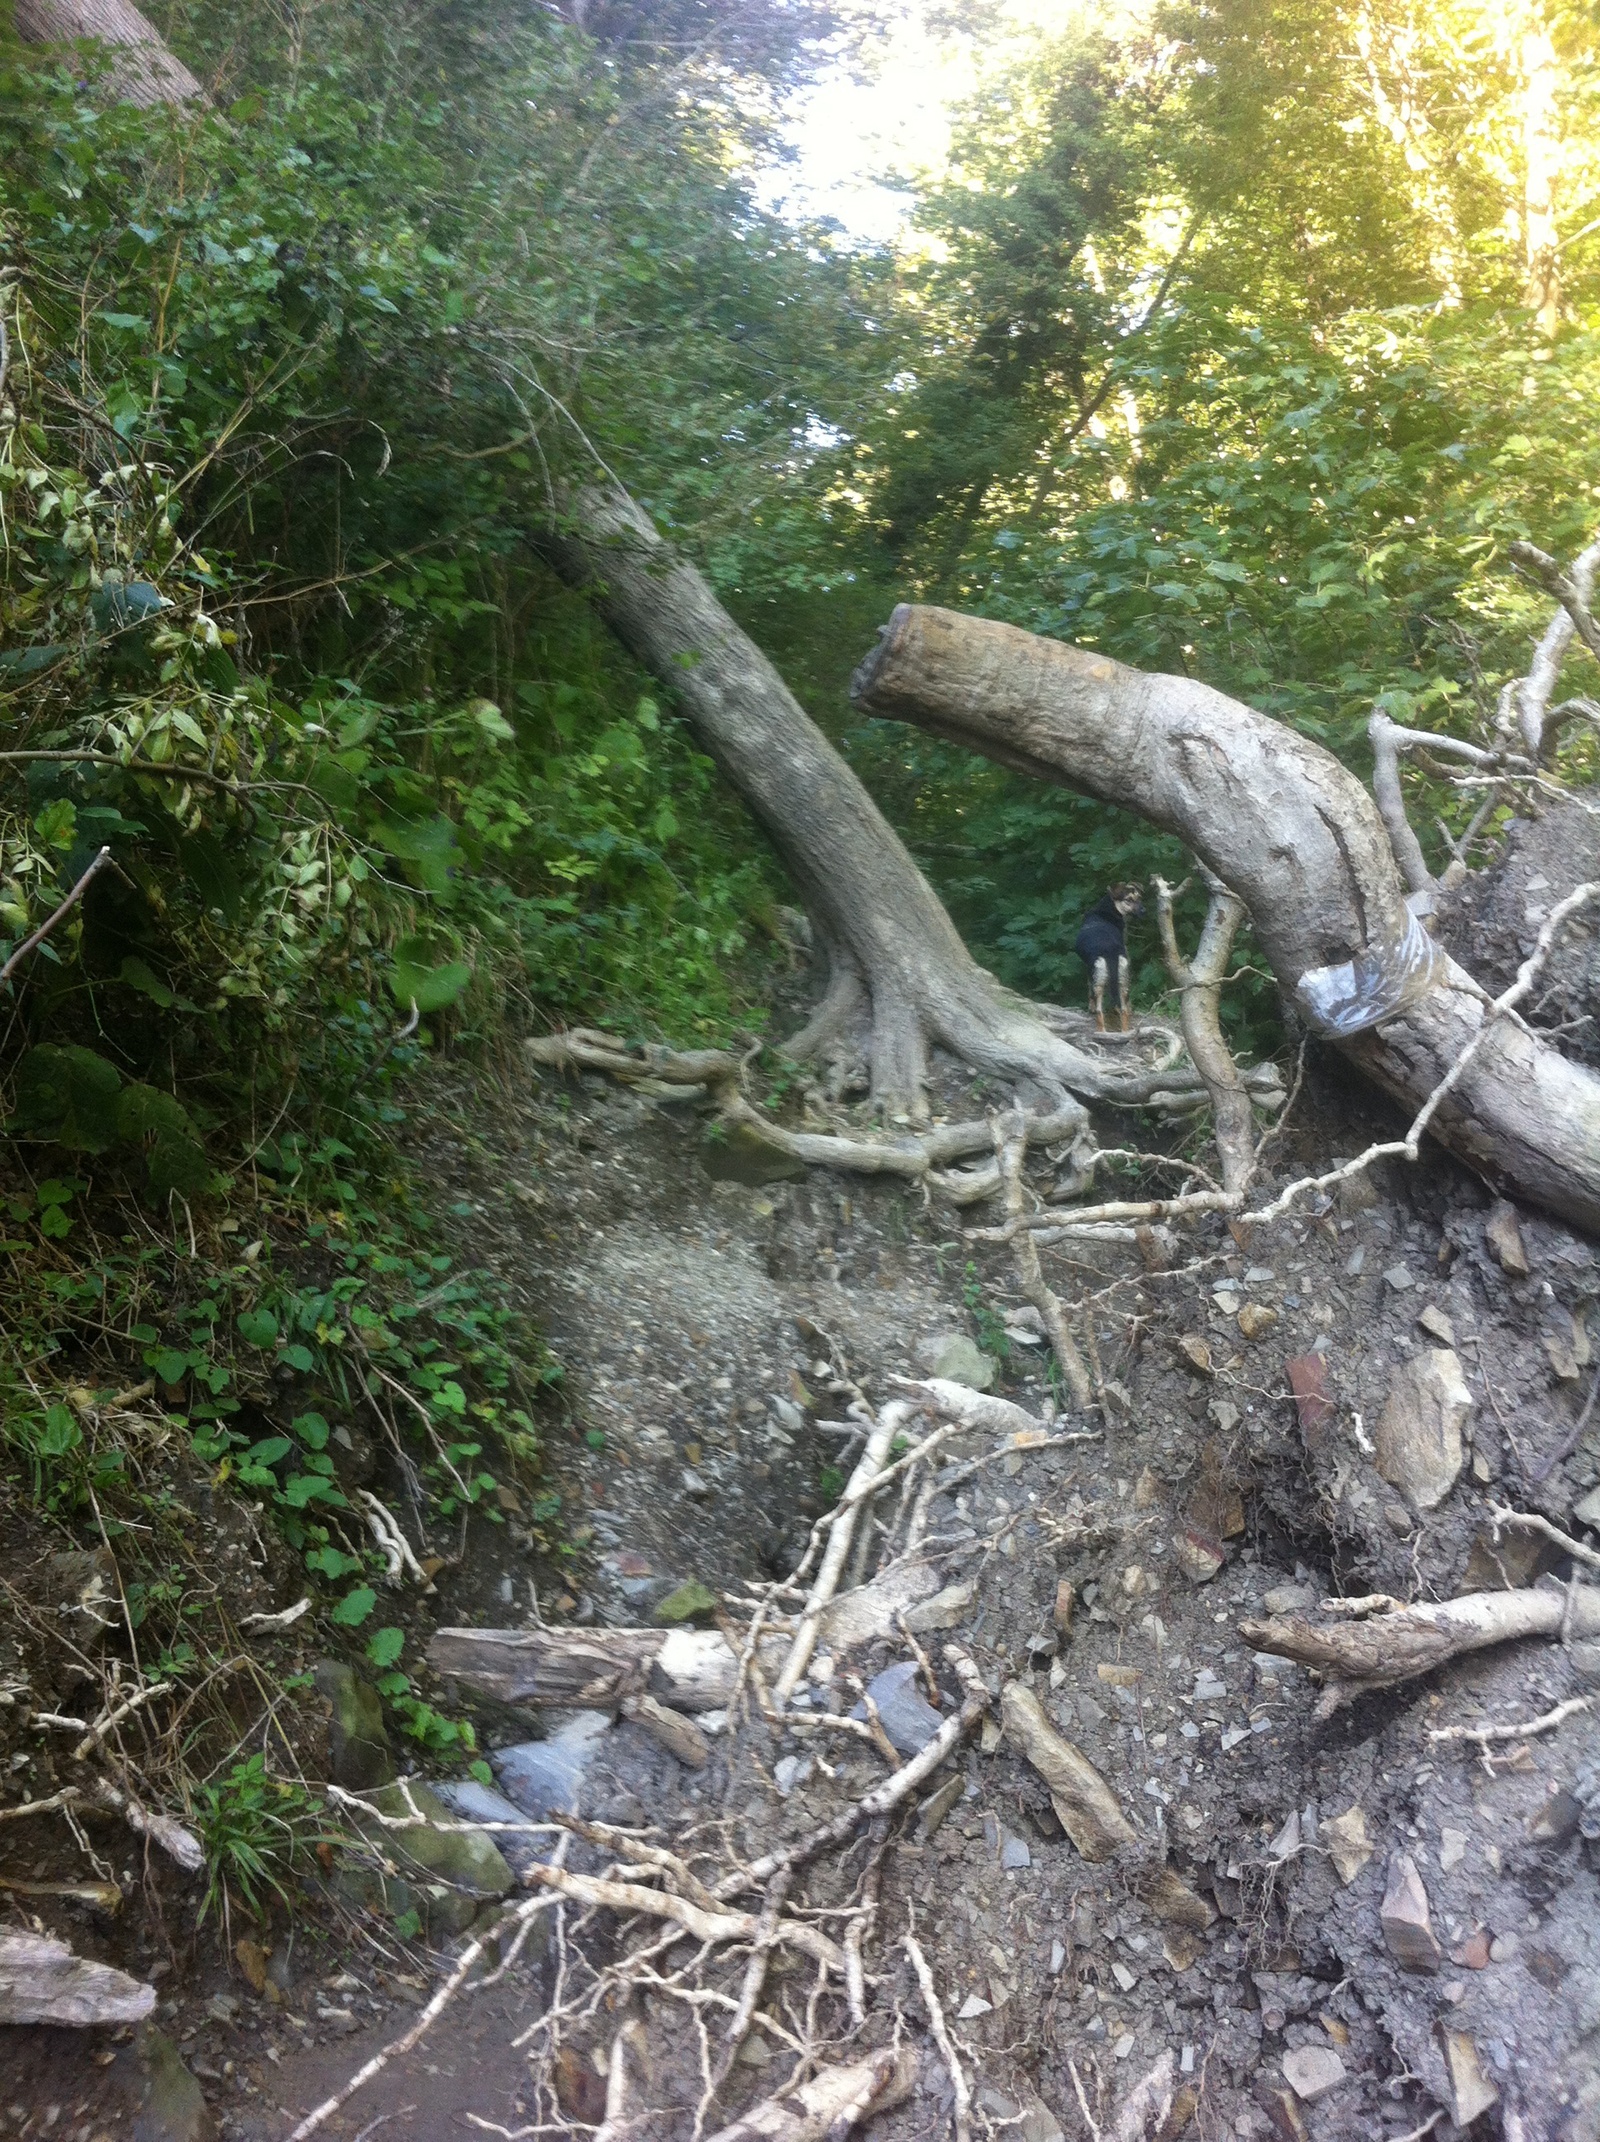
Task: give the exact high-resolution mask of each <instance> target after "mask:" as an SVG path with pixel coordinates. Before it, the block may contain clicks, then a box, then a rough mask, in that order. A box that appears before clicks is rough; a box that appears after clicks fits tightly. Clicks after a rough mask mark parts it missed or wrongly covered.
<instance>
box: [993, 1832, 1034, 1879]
mask: <svg viewBox="0 0 1600 2142" xmlns="http://www.w3.org/2000/svg"><path fill="white" fill-rule="evenodd" d="M1000 1864H1001V1866H1002V1867H1004V1868H1006V1869H1007V1870H1008V1872H1010V1873H1013V1874H1015V1873H1020V1872H1021V1870H1022V1869H1023V1868H1024V1867H1031V1866H1032V1865H1033V1854H1032V1853H1031V1852H1030V1851H1029V1850H1028V1847H1027V1844H1026V1842H1025V1840H1024V1839H1023V1838H1021V1837H1007V1839H1006V1841H1005V1843H1004V1844H1003V1845H1002V1846H1001V1847H1000Z"/></svg>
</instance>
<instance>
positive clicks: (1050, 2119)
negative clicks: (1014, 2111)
mask: <svg viewBox="0 0 1600 2142" xmlns="http://www.w3.org/2000/svg"><path fill="white" fill-rule="evenodd" d="M1017 2133H1018V2136H1019V2137H1020V2142H1067V2131H1066V2129H1065V2128H1064V2127H1063V2126H1062V2124H1061V2122H1060V2121H1059V2120H1058V2119H1057V2118H1056V2116H1055V2114H1054V2113H1053V2112H1052V2111H1051V2110H1050V2107H1049V2106H1048V2105H1047V2104H1046V2103H1045V2101H1044V2099H1043V2098H1042V2097H1029V2098H1027V2099H1025V2100H1024V2102H1023V2105H1022V2117H1021V2119H1020V2120H1019V2121H1018V2123H1017Z"/></svg>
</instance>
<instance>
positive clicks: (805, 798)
mask: <svg viewBox="0 0 1600 2142" xmlns="http://www.w3.org/2000/svg"><path fill="white" fill-rule="evenodd" d="M542 540H543V545H544V548H545V551H546V554H547V555H548V556H549V558H550V560H551V563H552V564H553V565H554V567H555V569H556V571H557V572H559V573H560V574H561V575H562V577H563V578H564V579H566V580H568V581H569V582H570V583H571V584H572V585H573V586H575V587H577V588H579V589H581V590H582V591H583V592H584V593H585V594H587V595H588V596H589V597H590V599H591V600H592V601H593V602H594V604H595V606H596V608H597V609H598V610H599V611H600V613H601V615H602V616H603V617H604V618H605V619H606V620H607V622H608V623H609V624H610V625H611V626H612V628H613V629H614V631H615V632H616V633H617V636H618V637H619V638H620V639H621V640H622V641H623V642H624V644H625V645H626V646H627V647H629V648H630V649H631V650H632V652H633V653H634V654H635V655H636V656H637V657H638V658H639V660H640V661H641V662H643V663H644V665H645V666H646V667H647V668H648V669H650V670H652V671H653V672H654V673H655V675H656V676H658V677H660V678H661V679H662V680H663V681H664V682H665V683H666V684H667V685H668V686H669V687H670V688H671V690H672V691H673V692H674V694H675V695H676V697H677V699H678V702H679V704H680V706H681V707H682V710H683V713H684V715H685V717H686V719H687V721H688V723H689V726H690V728H691V729H692V730H693V732H694V735H695V738H696V740H697V742H698V743H699V744H700V746H701V748H702V749H703V750H705V751H706V752H708V753H709V755H710V756H711V757H712V758H713V759H714V760H715V761H716V763H717V765H718V767H719V768H720V770H721V771H722V773H723V774H724V775H725V776H726V777H727V779H728V780H729V781H730V782H731V783H732V785H733V787H734V788H735V789H736V790H737V791H738V793H739V795H740V796H742V797H743V799H744V801H745V802H746V804H748V806H749V807H750V809H751V810H752V811H753V812H754V814H755V816H756V817H757V819H758V820H759V821H760V823H761V825H762V826H763V827H764V829H765V830H766V832H767V834H768V836H769V838H770V839H771V841H772V843H773V846H774V847H775V848H776V849H777V851H778V854H779V856H780V857H781V859H782V861H783V864H784V866H785V868H786V870H787V871H788V873H789V876H790V878H791V879H792V881H793V883H794V885H795V887H796V889H797V890H798V892H799V893H800V896H801V898H802V899H803V901H804V903H805V905H806V908H807V910H808V911H809V913H810V914H811V916H812V919H813V921H814V922H815V924H816V925H817V933H818V937H819V939H820V941H821V943H822V944H823V946H824V947H825V948H826V950H827V952H828V954H829V959H830V963H831V968H832V978H831V981H830V984H829V987H828V990H827V993H826V994H825V996H824V998H823V1000H822V1003H821V1004H820V1005H819V1007H818V1009H817V1011H816V1012H815V1013H814V1014H813V1016H812V1018H811V1019H810V1020H809V1021H808V1022H807V1025H806V1026H805V1028H804V1029H802V1031H801V1033H800V1034H799V1035H798V1036H796V1037H795V1039H794V1040H793V1041H791V1043H790V1044H789V1046H790V1048H791V1050H794V1049H799V1048H804V1049H805V1050H806V1051H807V1052H808V1053H812V1054H816V1053H820V1052H822V1051H823V1050H825V1049H826V1048H828V1047H829V1046H838V1045H839V1044H840V1043H841V1041H842V1040H843V1039H845V1038H847V1035H848V1030H849V1029H850V1028H851V1027H852V1026H853V1025H855V1024H858V1023H859V1021H860V1020H861V1017H862V1015H863V1014H864V1013H866V1012H867V1011H869V1010H870V1022H869V1024H868V1027H867V1030H866V1032H865V1034H864V1035H862V1036H861V1037H860V1040H861V1042H862V1044H863V1045H864V1049H865V1054H866V1057H867V1061H868V1064H869V1068H870V1073H871V1084H872V1093H873V1098H874V1099H875V1101H877V1102H878V1103H879V1104H880V1106H881V1107H882V1108H883V1109H884V1110H885V1112H886V1113H887V1114H889V1115H890V1116H891V1117H895V1116H906V1117H909V1118H918V1117H921V1116H922V1115H923V1114H924V1113H925V1109H926V1102H925V1089H926V1084H927V1073H928V1052H929V1050H930V1048H931V1047H932V1046H934V1045H935V1044H938V1045H940V1046H942V1047H944V1048H946V1049H948V1050H949V1051H950V1052H951V1053H952V1054H953V1055H955V1056H956V1057H958V1058H960V1059H961V1061H962V1062H964V1063H967V1064H970V1065H971V1066H972V1067H973V1069H975V1070H979V1071H986V1072H989V1073H991V1074H992V1075H993V1076H995V1077H998V1078H1002V1079H1005V1080H1007V1081H1008V1082H1010V1083H1012V1084H1015V1085H1019V1086H1021V1087H1022V1088H1023V1089H1024V1090H1025V1091H1027V1092H1028V1093H1029V1095H1030V1098H1032V1099H1034V1100H1037V1101H1039V1102H1042V1104H1043V1105H1044V1106H1045V1107H1047V1108H1051V1109H1055V1110H1071V1109H1073V1108H1075V1107H1076V1106H1077V1104H1076V1103H1074V1102H1073V1100H1072V1099H1071V1096H1073V1095H1077V1096H1079V1097H1080V1099H1081V1098H1089V1099H1106V1100H1138V1099H1142V1098H1144V1097H1145V1096H1144V1094H1143V1093H1142V1092H1141V1091H1140V1090H1139V1080H1138V1078H1137V1076H1135V1077H1133V1078H1130V1077H1129V1076H1128V1075H1127V1074H1126V1073H1124V1072H1123V1071H1122V1070H1121V1069H1120V1068H1119V1067H1118V1066H1117V1064H1116V1061H1115V1059H1114V1057H1113V1056H1111V1055H1109V1054H1101V1053H1093V1052H1091V1051H1090V1050H1088V1049H1086V1048H1079V1047H1077V1046H1075V1045H1074V1044H1073V1043H1072V1042H1070V1041H1068V1040H1067V1039H1066V1038H1064V1037H1063V1036H1062V1035H1061V1034H1059V1033H1057V1032H1055V1031H1053V1030H1052V1028H1051V1027H1050V1025H1049V1024H1047V1022H1046V1021H1045V1019H1044V1018H1043V1017H1042V1016H1041V1015H1040V1014H1039V1013H1038V1012H1037V1011H1035V1009H1034V1008H1033V1007H1032V1006H1031V1005H1029V1004H1027V1003H1025V1002H1024V1001H1023V1000H1022V999H1020V998H1018V997H1015V996H1013V995H1012V994H1011V992H1010V991H1008V990H1006V989H1004V988H1002V987H1001V985H1000V984H999V983H998V982H997V981H996V980H995V978H994V977H993V976H992V975H990V974H987V973H986V972H985V971H984V970H983V968H981V967H980V966H979V965H978V964H977V962H976V960H974V959H973V957H972V955H971V954H970V953H969V952H968V950H967V948H966V946H965V945H964V944H963V943H962V941H961V938H960V936H959V934H958V932H957V930H956V927H955V925H954V923H953V922H952V921H951V920H950V917H949V915H948V914H947V913H946V912H945V910H944V908H943V906H942V905H941V903H940V901H939V899H938V897H937V895H936V894H935V893H934V891H933V889H932V887H931V886H930V885H929V884H928V882H927V880H926V879H925V878H924V877H923V875H922V873H921V871H920V870H919V869H918V868H917V866H916V864H915V862H914V861H913V860H912V858H911V856H910V854H909V853H908V852H907V850H906V847H905V844H904V843H903V842H902V841H901V839H900V838H899V836H898V834H896V833H895V832H894V830H893V828H892V827H891V826H890V825H889V824H888V822H887V820H886V819H885V818H884V817H883V814H882V813H881V812H880V811H879V809H878V807H877V805H876V804H875V803H874V802H873V800H872V798H871V797H870V796H869V795H868V793H867V791H866V789H865V788H864V787H863V785H862V784H861V782H860V781H859V780H858V779H857V777H856V775H855V774H854V773H853V772H852V770H851V769H850V767H849V766H848V765H846V763H845V761H844V760H843V759H842V758H841V757H840V755H839V754H838V752H836V751H835V750H834V749H833V747H832V745H831V744H830V743H829V742H828V740H827V738H826V737H825V736H824V735H823V734H822V732H821V730H820V729H819V728H818V727H817V726H816V724H815V723H814V722H813V721H812V720H811V717H810V716H809V715H808V714H807V713H806V712H805V710H804V709H803V708H802V707H801V705H800V703H799V701H798V700H797V699H796V698H795V697H794V695H793V693H792V692H791V691H790V690H789V688H788V686H787V685H786V684H785V683H784V682H783V679H782V678H781V677H780V676H779V675H778V672H777V671H776V669H774V667H773V665H772V664H771V663H770V662H769V661H768V660H767V658H766V656H765V655H763V654H762V653H761V651H760V649H759V648H758V647H756V646H755V645H754V644H753V642H752V641H751V640H750V639H749V638H748V637H747V636H746V634H744V633H743V632H741V631H740V629H739V627H738V626H737V625H736V624H735V623H734V621H733V619H732V618H731V617H729V615H728V613H727V612H726V610H724V608H723V607H722V605H721V603H719V602H718V601H717V599H716V597H715V595H714V594H713V593H712V591H711V589H710V588H709V587H708V586H707V584H706V582H705V580H704V579H703V577H702V576H701V575H700V574H699V573H698V572H697V571H696V570H695V568H694V567H693V566H692V565H689V564H687V563H686V562H685V561H684V560H682V559H680V558H679V557H677V556H676V554H675V553H674V552H673V550H672V548H671V547H670V545H668V544H667V543H666V542H665V541H664V540H663V539H662V537H661V536H660V535H659V534H658V533H657V531H656V529H655V527H654V525H653V524H652V523H651V521H650V519H649V517H648V516H647V515H646V514H644V513H643V512H641V511H640V509H639V508H638V507H637V506H636V505H634V503H633V502H632V500H631V499H629V498H627V497H625V496H623V495H621V494H620V493H617V492H604V491H600V490H597V489H582V490H578V491H575V492H574V493H573V494H572V495H571V496H570V497H569V499H568V501H567V511H566V516H565V519H564V521H563V522H562V523H561V524H560V525H558V526H557V527H555V528H553V529H552V530H551V531H550V532H549V533H548V534H547V535H546V536H545V537H544V538H543V539H542ZM1140 1068H1141V1069H1142V1068H1143V1067H1142V1066H1141V1067H1140ZM1174 1083H1175V1082H1174V1081H1173V1079H1172V1078H1171V1076H1170V1074H1169V1075H1168V1077H1167V1079H1166V1081H1165V1084H1166V1086H1167V1087H1169V1088H1170V1087H1171V1086H1172V1085H1173V1084H1174ZM1176 1083H1177V1084H1179V1085H1182V1084H1183V1083H1185V1081H1184V1080H1183V1079H1181V1078H1180V1079H1179V1080H1177V1081H1176ZM1078 1114H1079V1120H1080V1123H1081V1124H1082V1126H1083V1129H1084V1131H1085V1132H1086V1131H1087V1117H1086V1115H1084V1114H1083V1113H1082V1111H1081V1109H1080V1110H1079V1111H1078Z"/></svg>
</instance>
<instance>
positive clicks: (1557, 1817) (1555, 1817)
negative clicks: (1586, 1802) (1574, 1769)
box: [1528, 1792, 1583, 1845]
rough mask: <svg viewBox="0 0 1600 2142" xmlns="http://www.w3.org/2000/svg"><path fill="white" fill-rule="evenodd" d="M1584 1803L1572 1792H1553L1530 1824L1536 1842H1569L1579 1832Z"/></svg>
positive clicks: (1531, 1833) (1531, 1835) (1529, 1831)
mask: <svg viewBox="0 0 1600 2142" xmlns="http://www.w3.org/2000/svg"><path fill="white" fill-rule="evenodd" d="M1582 1816H1583V1803H1582V1802H1581V1801H1580V1800H1577V1799H1574V1797H1573V1795H1572V1794H1571V1793H1570V1792H1553V1793H1551V1795H1550V1797H1549V1799H1548V1800H1546V1801H1545V1803H1544V1805H1543V1807H1541V1808H1540V1810H1539V1812H1538V1813H1537V1814H1536V1815H1535V1816H1534V1818H1533V1820H1532V1821H1531V1822H1530V1823H1529V1824H1528V1835H1529V1836H1530V1837H1531V1838H1532V1839H1533V1841H1534V1843H1535V1844H1555V1845H1564V1844H1569V1843H1570V1842H1571V1841H1572V1839H1573V1838H1574V1837H1576V1835H1577V1834H1578V1824H1579V1821H1580V1820H1581V1819H1582Z"/></svg>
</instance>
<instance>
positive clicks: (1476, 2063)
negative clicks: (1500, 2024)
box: [1439, 2024, 1500, 2127]
mask: <svg viewBox="0 0 1600 2142" xmlns="http://www.w3.org/2000/svg"><path fill="white" fill-rule="evenodd" d="M1439 2043H1440V2045H1441V2047H1442V2048H1443V2051H1444V2064H1445V2066H1446V2068H1447V2069H1448V2070H1449V2074H1450V2097H1451V2106H1450V2111H1451V2117H1452V2118H1453V2119H1454V2120H1455V2123H1456V2125H1457V2126H1458V2127H1470V2126H1471V2125H1472V2123H1473V2121H1474V2120H1475V2119H1477V2118H1478V2117H1479V2115H1480V2114H1481V2113H1485V2112H1487V2111H1488V2110H1489V2107H1490V2106H1491V2105H1497V2104H1498V2103H1499V2102H1500V2092H1499V2091H1498V2090H1497V2089H1496V2088H1495V2086H1494V2084H1493V2083H1492V2082H1490V2080H1489V2078H1488V2076H1487V2075H1485V2074H1484V2072H1483V2065H1482V2063H1481V2061H1480V2060H1479V2058H1478V2048H1477V2047H1476V2046H1475V2045H1474V2044H1473V2042H1472V2040H1471V2039H1470V2038H1469V2037H1468V2036H1467V2034H1466V2032H1465V2031H1464V2030H1451V2029H1449V2028H1448V2026H1446V2025H1444V2024H1441V2025H1440V2026H1439Z"/></svg>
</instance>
